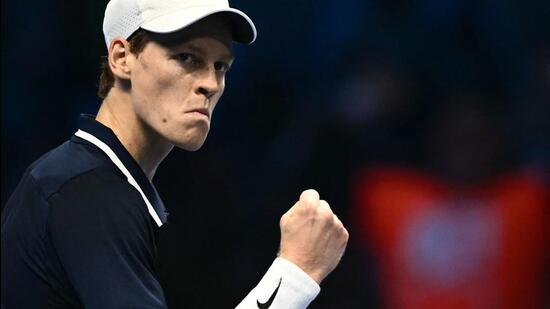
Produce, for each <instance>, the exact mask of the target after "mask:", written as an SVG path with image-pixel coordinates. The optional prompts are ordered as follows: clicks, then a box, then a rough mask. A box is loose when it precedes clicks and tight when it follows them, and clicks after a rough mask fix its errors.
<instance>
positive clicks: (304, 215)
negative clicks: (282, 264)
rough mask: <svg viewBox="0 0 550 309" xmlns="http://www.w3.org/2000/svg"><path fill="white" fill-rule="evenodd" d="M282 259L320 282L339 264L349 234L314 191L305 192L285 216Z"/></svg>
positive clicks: (282, 232)
mask: <svg viewBox="0 0 550 309" xmlns="http://www.w3.org/2000/svg"><path fill="white" fill-rule="evenodd" d="M280 227H281V247H280V251H279V256H280V257H282V258H285V259H287V260H289V261H291V262H292V263H294V264H296V265H297V266H298V267H300V268H301V269H302V270H303V271H305V272H306V273H307V274H308V275H309V276H310V277H311V278H313V280H315V281H316V282H317V283H319V284H320V283H321V281H322V280H323V279H324V278H325V277H326V276H327V275H328V274H329V273H330V272H331V271H332V270H333V269H334V268H336V266H337V265H338V263H339V262H340V259H341V258H342V255H343V254H344V251H345V249H346V245H347V242H348V238H349V234H348V231H347V230H346V228H345V227H344V225H343V224H342V222H341V221H340V220H339V219H338V217H336V215H335V214H334V213H333V212H332V210H331V209H330V206H329V205H328V203H327V202H326V201H324V200H320V197H319V193H317V191H315V190H306V191H304V192H302V194H301V195H300V200H299V201H298V202H297V203H296V204H294V206H292V208H290V209H289V210H288V211H287V212H286V213H285V214H284V215H283V216H282V217H281V221H280Z"/></svg>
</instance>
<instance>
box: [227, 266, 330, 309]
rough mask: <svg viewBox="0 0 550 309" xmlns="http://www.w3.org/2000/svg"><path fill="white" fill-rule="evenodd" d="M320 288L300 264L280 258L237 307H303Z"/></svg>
mask: <svg viewBox="0 0 550 309" xmlns="http://www.w3.org/2000/svg"><path fill="white" fill-rule="evenodd" d="M320 290H321V288H320V287H319V285H318V284H317V282H315V280H313V279H311V277H310V276H309V275H308V274H306V273H305V272H304V271H303V270H302V269H301V268H300V267H298V266H296V265H295V264H294V263H292V262H290V261H288V260H286V259H283V258H280V257H279V258H276V259H275V261H273V264H272V265H271V267H269V269H268V270H267V272H266V273H265V275H264V276H263V278H262V280H260V283H258V285H257V286H256V287H255V288H254V289H253V290H252V291H250V293H249V294H248V295H247V296H246V297H245V299H243V301H242V302H241V303H240V304H239V305H238V306H237V307H236V309H252V308H254V309H258V308H259V309H267V308H269V309H279V308H280V309H303V308H307V306H308V305H309V304H310V303H311V302H312V301H313V300H314V299H315V297H317V295H318V294H319V292H320Z"/></svg>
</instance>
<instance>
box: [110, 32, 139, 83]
mask: <svg viewBox="0 0 550 309" xmlns="http://www.w3.org/2000/svg"><path fill="white" fill-rule="evenodd" d="M132 57H133V54H132V53H131V52H130V44H129V43H128V41H127V40H126V39H124V38H122V37H119V38H115V39H113V40H112V41H111V44H110V45H109V67H110V68H111V71H112V72H113V75H114V76H116V77H117V78H119V79H122V80H129V79H130V72H131V71H132V63H133V62H132V60H133V59H132Z"/></svg>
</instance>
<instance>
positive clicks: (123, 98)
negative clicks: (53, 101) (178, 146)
mask: <svg viewBox="0 0 550 309" xmlns="http://www.w3.org/2000/svg"><path fill="white" fill-rule="evenodd" d="M96 120H97V121H99V122H100V123H102V124H103V125H105V126H107V127H109V128H110V129H111V130H112V131H113V132H114V134H115V135H116V137H117V138H118V139H119V140H120V142H121V143H122V145H123V146H124V148H126V150H127V151H128V152H129V153H130V155H131V156H132V157H133V158H134V160H136V162H137V163H138V164H139V166H140V167H141V169H142V170H143V172H145V175H147V178H149V180H152V179H153V177H154V175H155V172H156V170H157V167H158V166H159V165H160V163H161V162H162V160H164V158H165V157H166V156H167V155H168V153H170V151H171V150H172V148H173V147H174V145H172V144H170V143H169V142H167V141H166V140H165V139H164V138H162V137H161V136H160V135H158V134H157V133H156V132H155V131H154V130H153V129H152V128H151V127H149V126H148V125H147V124H145V123H144V122H143V120H142V119H141V118H140V117H139V116H138V115H137V114H136V112H135V110H134V108H133V104H132V98H131V97H130V95H129V94H128V93H126V92H124V91H121V90H120V89H118V88H112V89H111V91H110V92H109V95H108V96H107V97H106V98H105V100H103V103H102V104H101V107H100V108H99V111H98V113H97V116H96Z"/></svg>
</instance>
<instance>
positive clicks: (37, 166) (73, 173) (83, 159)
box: [26, 140, 122, 199]
mask: <svg viewBox="0 0 550 309" xmlns="http://www.w3.org/2000/svg"><path fill="white" fill-rule="evenodd" d="M98 173H100V174H105V175H107V174H110V175H111V176H115V175H118V176H120V175H122V174H120V172H118V170H117V169H116V167H115V166H114V165H113V164H112V162H111V161H110V160H108V158H107V157H106V156H105V155H104V154H103V153H102V152H101V151H99V150H98V149H95V147H93V146H91V145H89V144H86V143H78V142H75V141H74V140H70V141H67V142H65V143H63V144H61V145H60V146H58V147H56V148H54V149H52V150H50V151H49V152H47V153H46V154H44V155H43V156H42V157H40V158H39V159H38V160H36V161H35V162H34V163H33V164H31V165H30V166H29V168H28V169H27V171H26V175H28V176H29V177H30V179H32V181H33V183H34V185H36V186H37V187H38V189H39V190H40V191H41V193H42V195H43V197H44V198H45V199H48V198H49V197H50V196H52V195H53V194H55V193H56V192H58V191H59V190H61V189H62V188H63V187H64V186H65V185H67V184H68V183H70V182H72V181H74V180H76V179H79V178H82V177H84V178H86V177H90V176H93V175H97V174H98Z"/></svg>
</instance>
